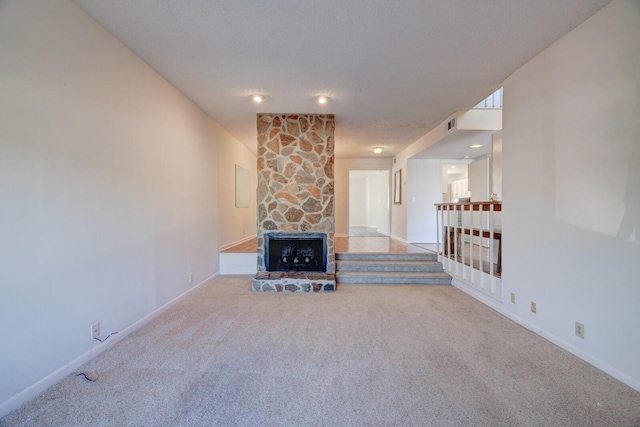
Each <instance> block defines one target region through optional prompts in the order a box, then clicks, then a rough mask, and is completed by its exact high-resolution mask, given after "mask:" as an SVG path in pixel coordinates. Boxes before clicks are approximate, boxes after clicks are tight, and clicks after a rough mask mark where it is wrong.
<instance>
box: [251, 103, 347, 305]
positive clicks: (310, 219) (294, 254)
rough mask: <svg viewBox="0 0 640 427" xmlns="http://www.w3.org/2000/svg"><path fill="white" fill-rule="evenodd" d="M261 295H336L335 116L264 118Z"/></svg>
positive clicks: (260, 170)
mask: <svg viewBox="0 0 640 427" xmlns="http://www.w3.org/2000/svg"><path fill="white" fill-rule="evenodd" d="M257 126H258V162H257V163H258V187H257V206H258V224H257V225H258V227H257V234H258V258H257V262H258V265H257V270H258V273H257V274H256V276H255V278H254V280H253V283H252V289H253V290H254V291H279V292H312V291H314V292H320V291H333V290H335V249H334V180H333V161H334V157H333V152H334V129H335V118H334V116H333V115H332V114H258V117H257Z"/></svg>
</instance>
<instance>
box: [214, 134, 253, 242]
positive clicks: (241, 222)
mask: <svg viewBox="0 0 640 427" xmlns="http://www.w3.org/2000/svg"><path fill="white" fill-rule="evenodd" d="M220 132H221V134H222V137H221V138H219V147H220V148H219V150H220V154H219V157H220V159H224V161H221V162H220V163H219V165H218V168H219V180H220V189H219V210H220V223H221V224H224V226H223V227H220V247H222V248H224V247H228V246H231V245H233V244H234V243H239V242H242V241H243V240H246V239H249V238H251V237H255V236H256V224H257V220H256V211H257V207H256V198H255V194H256V185H257V182H258V178H257V168H256V155H255V153H254V152H252V151H250V150H249V149H248V148H247V147H246V146H244V145H243V144H241V143H240V142H238V141H237V140H236V139H235V138H234V137H233V136H231V135H230V134H229V133H228V132H227V131H225V130H224V129H222V128H220ZM255 144H256V145H257V142H256V143H255ZM236 165H239V166H241V167H243V168H244V169H246V170H247V171H249V176H250V191H251V195H250V197H249V207H248V208H238V207H236V198H235V197H236V193H235V180H236V175H235V174H236V168H235V166H236Z"/></svg>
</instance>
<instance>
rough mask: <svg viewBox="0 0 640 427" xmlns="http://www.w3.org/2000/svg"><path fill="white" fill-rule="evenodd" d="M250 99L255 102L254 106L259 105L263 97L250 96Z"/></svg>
mask: <svg viewBox="0 0 640 427" xmlns="http://www.w3.org/2000/svg"><path fill="white" fill-rule="evenodd" d="M251 99H252V100H253V102H255V103H256V104H260V103H261V102H262V101H264V95H258V94H256V95H251Z"/></svg>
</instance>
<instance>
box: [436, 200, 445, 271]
mask: <svg viewBox="0 0 640 427" xmlns="http://www.w3.org/2000/svg"><path fill="white" fill-rule="evenodd" d="M440 215H442V210H441V209H440V206H436V259H437V260H438V262H442V261H444V260H443V259H441V258H440V233H441V230H440ZM443 237H444V236H443Z"/></svg>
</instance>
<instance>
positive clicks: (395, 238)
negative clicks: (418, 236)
mask: <svg viewBox="0 0 640 427" xmlns="http://www.w3.org/2000/svg"><path fill="white" fill-rule="evenodd" d="M389 237H391V238H392V239H393V240H399V241H401V242H402V243H409V242H407V241H406V239H403V238H402V237H398V236H394V235H393V234H390V235H389Z"/></svg>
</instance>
